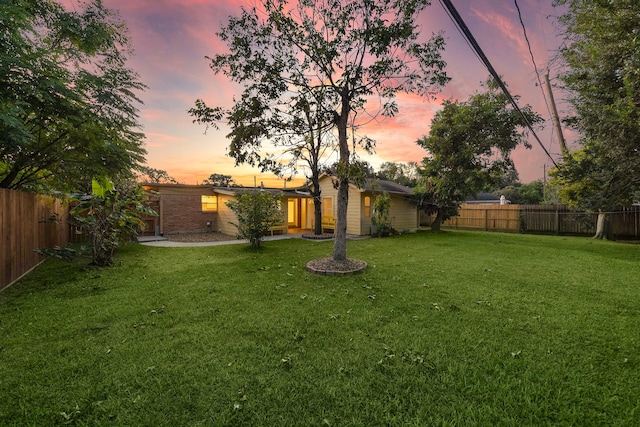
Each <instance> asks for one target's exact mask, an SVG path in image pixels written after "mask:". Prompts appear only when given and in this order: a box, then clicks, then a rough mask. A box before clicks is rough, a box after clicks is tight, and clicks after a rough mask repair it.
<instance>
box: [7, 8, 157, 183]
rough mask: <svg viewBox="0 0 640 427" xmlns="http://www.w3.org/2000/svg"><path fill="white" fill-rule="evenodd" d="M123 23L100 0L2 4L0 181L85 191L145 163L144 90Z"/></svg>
mask: <svg viewBox="0 0 640 427" xmlns="http://www.w3.org/2000/svg"><path fill="white" fill-rule="evenodd" d="M128 53H130V48H129V39H128V36H127V33H126V27H125V25H124V23H123V22H122V21H121V20H120V19H119V18H118V16H117V14H116V13H115V12H114V11H112V10H109V9H106V8H105V7H104V6H103V5H102V2H101V1H99V0H92V1H88V2H86V3H83V4H82V6H76V7H75V8H74V10H73V11H67V10H65V8H64V7H63V6H62V5H61V4H59V3H58V2H56V1H53V0H8V1H2V2H0V187H3V188H15V189H24V190H33V191H38V190H47V189H56V190H78V189H79V188H78V187H79V185H81V183H83V184H84V185H85V186H86V185H88V184H90V183H91V179H92V178H94V177H96V176H103V175H108V176H110V177H117V176H119V175H120V176H122V175H130V174H131V170H132V168H136V167H137V166H138V165H139V164H140V163H141V162H142V161H143V160H144V154H145V151H144V149H143V148H142V139H143V137H144V136H143V134H142V133H140V132H139V124H138V111H137V109H136V107H135V104H136V103H138V102H139V99H138V98H137V97H136V94H135V93H136V92H137V91H139V90H142V89H144V85H143V84H142V83H140V82H139V81H138V76H137V75H136V73H135V72H134V71H132V70H131V69H129V68H127V67H126V59H127V54H128Z"/></svg>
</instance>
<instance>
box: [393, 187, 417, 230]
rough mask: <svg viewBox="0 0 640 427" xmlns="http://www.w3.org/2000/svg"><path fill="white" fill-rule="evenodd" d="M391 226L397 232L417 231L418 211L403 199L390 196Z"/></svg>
mask: <svg viewBox="0 0 640 427" xmlns="http://www.w3.org/2000/svg"><path fill="white" fill-rule="evenodd" d="M391 218H392V221H391V223H392V225H393V228H395V229H396V230H397V231H400V232H408V231H416V230H417V229H418V209H417V207H416V205H414V204H413V203H411V202H410V201H408V200H406V199H404V198H403V197H399V196H395V195H392V196H391Z"/></svg>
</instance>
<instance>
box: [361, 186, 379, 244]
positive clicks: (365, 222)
mask: <svg viewBox="0 0 640 427" xmlns="http://www.w3.org/2000/svg"><path fill="white" fill-rule="evenodd" d="M365 197H370V198H371V205H370V209H369V216H368V217H366V216H364V214H365V209H364V198H365ZM375 199H376V198H375V195H374V194H373V193H371V192H364V193H362V194H360V217H361V218H360V221H361V224H360V233H359V234H360V235H361V236H365V235H369V234H371V215H373V204H374V202H375Z"/></svg>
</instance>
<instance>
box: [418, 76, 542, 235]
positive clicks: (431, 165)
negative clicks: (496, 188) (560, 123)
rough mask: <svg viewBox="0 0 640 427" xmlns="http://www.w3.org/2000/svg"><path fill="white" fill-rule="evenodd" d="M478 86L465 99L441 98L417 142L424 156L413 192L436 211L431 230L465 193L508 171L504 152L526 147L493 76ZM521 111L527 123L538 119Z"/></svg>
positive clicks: (518, 117) (520, 124) (425, 206)
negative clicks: (428, 127)
mask: <svg viewBox="0 0 640 427" xmlns="http://www.w3.org/2000/svg"><path fill="white" fill-rule="evenodd" d="M484 86H485V88H486V91H485V92H480V93H476V94H474V95H472V96H471V97H470V99H469V100H468V101H467V102H457V101H456V102H452V101H445V102H444V104H443V108H442V110H440V111H438V112H437V113H436V115H435V117H434V118H433V120H432V121H431V131H430V132H429V136H428V137H427V136H425V137H423V138H422V139H420V140H418V141H417V144H418V145H420V146H421V147H423V148H424V149H425V150H427V151H428V152H429V155H428V157H425V158H424V159H423V161H422V169H421V171H420V172H421V175H422V176H421V179H420V182H419V183H418V187H417V188H416V196H417V199H418V201H419V203H420V205H421V206H422V207H423V209H425V211H427V212H428V213H435V214H436V218H435V220H434V222H433V224H432V225H431V228H432V229H433V230H435V231H438V230H440V225H441V224H442V221H444V220H446V219H448V218H450V217H451V216H454V215H456V214H457V212H458V209H459V207H460V204H461V203H462V202H463V201H464V200H466V199H467V197H469V196H472V195H474V194H476V193H478V192H479V191H481V190H482V189H483V188H485V187H486V186H487V185H495V183H497V182H500V180H501V179H502V177H503V176H504V175H505V173H506V172H507V171H509V170H510V169H513V162H512V161H511V158H510V153H511V151H512V150H513V149H514V148H515V147H516V146H518V144H524V145H525V146H527V147H529V145H528V144H527V142H526V139H525V134H524V133H523V132H519V131H518V129H520V128H522V127H524V126H525V121H524V119H523V117H522V116H521V115H520V114H519V113H518V112H517V111H515V110H513V109H512V108H510V105H511V104H510V103H509V100H508V99H507V97H506V96H505V95H504V93H503V92H502V91H501V90H500V89H499V88H498V86H497V84H496V83H495V82H494V80H493V79H489V80H488V81H487V82H486V83H485V84H484ZM516 99H517V97H516ZM521 110H522V112H523V114H524V115H525V116H526V117H527V119H528V122H529V123H537V122H539V121H541V120H542V119H541V118H540V117H539V116H538V115H536V114H535V113H533V112H532V111H531V108H530V107H529V106H525V107H524V108H521Z"/></svg>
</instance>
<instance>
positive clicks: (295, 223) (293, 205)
mask: <svg viewBox="0 0 640 427" xmlns="http://www.w3.org/2000/svg"><path fill="white" fill-rule="evenodd" d="M299 201H300V199H287V217H288V218H287V222H288V223H289V227H290V228H300V203H299Z"/></svg>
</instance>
